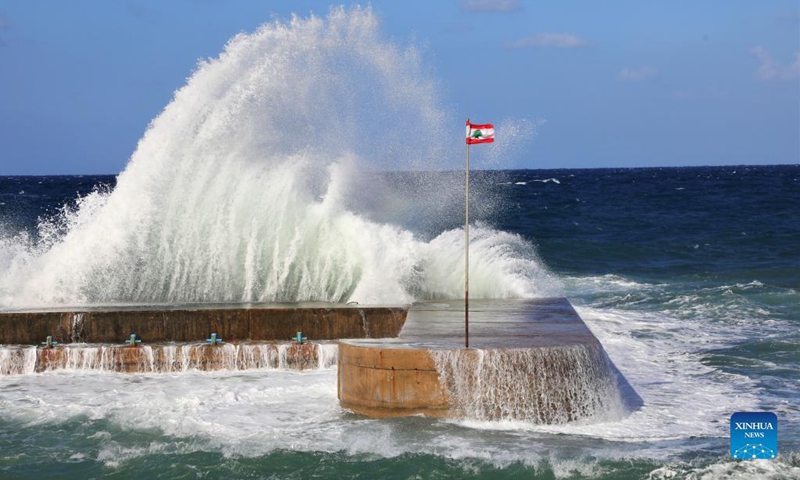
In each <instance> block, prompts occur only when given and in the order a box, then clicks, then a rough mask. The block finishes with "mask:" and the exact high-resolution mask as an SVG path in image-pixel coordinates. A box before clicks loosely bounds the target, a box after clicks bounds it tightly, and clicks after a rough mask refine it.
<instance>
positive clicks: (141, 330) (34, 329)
mask: <svg viewBox="0 0 800 480" xmlns="http://www.w3.org/2000/svg"><path fill="white" fill-rule="evenodd" d="M406 312H407V307H405V306H351V305H342V304H327V303H309V304H270V305H252V306H242V305H189V306H164V307H152V306H149V307H104V308H90V309H85V308H84V309H65V310H42V311H26V312H0V344H4V345H14V344H17V345H38V344H39V343H40V342H42V341H44V340H45V338H47V336H52V337H53V339H54V340H56V341H58V342H60V343H62V344H64V343H121V342H123V341H125V339H126V338H128V337H129V336H130V335H131V334H132V333H135V334H137V335H138V336H139V338H141V339H142V340H143V341H144V342H145V343H150V342H197V341H202V340H203V339H205V338H207V337H208V335H209V334H211V332H216V333H218V334H219V335H220V337H222V338H224V339H226V340H228V341H243V340H248V341H286V340H289V339H290V338H291V337H292V336H293V335H295V333H296V332H298V331H302V332H303V334H304V335H306V336H307V337H308V338H309V339H311V340H335V339H339V338H383V337H396V336H397V335H398V333H399V332H400V329H401V328H402V326H403V323H404V322H405V318H406Z"/></svg>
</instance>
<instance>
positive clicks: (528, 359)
mask: <svg viewBox="0 0 800 480" xmlns="http://www.w3.org/2000/svg"><path fill="white" fill-rule="evenodd" d="M431 355H432V357H433V359H434V363H435V364H436V370H437V372H438V373H439V379H440V381H441V382H442V385H443V386H444V387H445V391H446V392H447V395H448V400H449V402H450V408H451V414H452V415H453V416H454V417H457V418H465V419H471V420H491V421H495V420H521V421H524V422H530V423H534V424H564V423H567V422H572V421H581V420H583V421H602V420H618V419H620V418H622V417H623V416H624V415H625V407H624V404H623V400H622V396H621V394H620V390H619V388H618V386H617V379H616V376H615V374H614V372H613V370H612V368H611V364H610V361H609V360H608V357H607V356H606V354H605V352H604V351H603V348H602V347H601V346H600V345H599V344H592V345H574V346H557V347H540V348H527V349H511V348H509V349H486V350H484V349H469V350H432V351H431Z"/></svg>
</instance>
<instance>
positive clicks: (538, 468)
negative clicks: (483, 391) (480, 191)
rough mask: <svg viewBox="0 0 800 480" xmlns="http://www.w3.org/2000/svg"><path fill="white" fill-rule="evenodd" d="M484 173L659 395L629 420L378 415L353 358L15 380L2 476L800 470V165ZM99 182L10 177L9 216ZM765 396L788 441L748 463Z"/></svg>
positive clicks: (513, 220) (504, 215) (9, 387)
mask: <svg viewBox="0 0 800 480" xmlns="http://www.w3.org/2000/svg"><path fill="white" fill-rule="evenodd" d="M414 175H417V174H413V173H409V174H405V175H404V174H399V173H391V174H385V176H386V177H388V178H389V179H392V181H394V182H395V183H396V184H398V185H401V187H398V189H399V190H403V191H405V188H406V187H405V186H403V185H405V184H407V183H408V182H403V181H398V180H397V179H398V178H402V177H412V176H414ZM430 175H433V176H437V175H441V176H448V175H451V174H449V173H439V174H430ZM475 176H476V177H477V178H478V180H477V181H478V182H483V183H494V184H495V185H496V186H497V188H498V189H499V190H500V191H501V193H502V195H499V194H498V198H500V197H502V199H503V206H502V208H500V209H499V213H498V212H493V213H492V214H491V216H492V217H493V218H494V219H495V220H494V222H496V223H494V224H493V225H492V227H489V226H488V225H484V227H483V228H485V229H487V230H488V229H490V228H496V229H497V231H504V232H507V233H509V234H515V235H519V236H520V237H521V238H522V239H524V240H525V241H526V242H528V243H529V244H530V245H531V246H532V248H535V251H536V252H538V257H539V261H540V262H541V263H542V266H541V268H542V269H544V270H546V271H547V272H548V274H549V275H550V276H551V277H552V278H551V279H550V282H552V283H556V284H558V285H559V286H558V288H560V289H562V291H563V294H564V295H566V296H567V297H568V298H569V299H570V300H571V301H572V302H573V304H574V305H575V306H576V308H577V310H578V312H579V313H580V314H581V316H582V317H583V318H584V320H585V321H586V323H587V324H588V325H589V327H590V328H591V329H592V331H593V332H594V333H595V334H596V335H597V336H598V338H600V340H601V342H602V343H603V345H604V347H605V348H606V350H607V351H608V354H609V356H610V357H611V359H612V360H613V361H614V362H615V364H616V365H617V366H618V368H619V369H620V371H621V372H622V374H623V375H624V376H625V378H626V379H627V380H628V381H629V383H630V384H631V386H632V387H633V388H634V390H635V391H636V393H637V394H638V395H639V396H640V397H641V398H642V401H643V405H641V407H640V408H638V409H634V410H633V411H631V412H630V413H629V415H628V416H627V417H626V418H625V419H624V420H622V421H615V422H608V423H595V424H580V423H579V424H566V425H558V426H543V425H532V424H525V423H524V422H517V423H515V422H509V421H506V422H478V421H471V420H469V419H467V420H458V421H446V420H432V419H427V418H424V417H412V418H406V419H393V420H369V419H365V418H362V417H359V416H356V415H354V414H351V413H349V412H347V411H345V410H343V409H341V408H340V407H339V406H338V402H337V399H336V372H335V369H322V370H319V371H313V372H289V371H263V372H216V373H199V372H198V373H186V374H163V375H122V374H97V373H87V372H80V371H76V372H58V373H47V374H37V375H29V376H11V377H0V406H2V409H0V452H2V453H0V471H2V472H3V477H4V478H25V477H30V476H37V477H38V476H48V475H52V476H55V475H56V474H59V475H64V476H65V477H67V478H70V477H74V478H87V477H99V476H112V477H113V476H121V477H125V476H138V475H141V476H152V477H162V478H174V477H178V478H184V477H185V478H190V477H191V478H194V477H203V478H207V477H211V478H225V477H230V476H236V477H256V478H257V477H270V476H275V477H276V478H284V477H288V478H306V477H309V476H318V477H319V478H339V477H343V476H356V477H362V478H374V477H389V478H415V477H417V476H420V477H424V478H428V477H440V478H447V477H478V478H480V477H485V478H496V477H499V478H516V477H520V478H531V477H533V478H800V386H799V384H798V380H799V379H800V375H799V374H798V372H800V328H799V327H800V276H798V274H797V272H799V271H800V270H799V269H800V252H798V249H799V248H800V247H798V245H800V222H798V219H797V217H796V215H795V212H797V211H800V210H799V209H800V166H767V167H746V166H735V167H701V168H656V169H596V170H522V171H499V172H475ZM100 184H103V185H107V186H108V187H109V188H113V186H114V178H113V177H88V176H84V177H16V178H12V177H3V178H2V179H0V202H2V203H3V204H4V205H3V206H2V207H3V211H2V212H3V217H2V218H3V221H4V222H5V225H6V228H9V225H14V228H16V229H17V230H24V229H27V230H28V231H30V232H35V231H36V228H35V226H36V224H37V218H39V217H44V216H47V215H52V214H53V212H55V211H57V210H58V209H59V208H61V206H62V205H65V204H70V203H71V202H74V201H75V199H76V198H77V196H78V195H79V192H80V193H81V194H85V193H87V192H91V191H92V190H93V188H94V186H96V185H100ZM20 192H24V193H20ZM474 201H480V200H479V199H474ZM490 220H491V219H490V218H484V219H481V220H479V222H489V221H490ZM430 235H433V234H432V233H431V234H430ZM755 410H768V411H773V412H776V413H777V414H778V417H779V422H780V424H779V425H780V427H779V428H780V430H779V432H780V436H779V448H780V456H779V458H778V459H777V460H774V461H767V460H763V461H753V462H739V461H733V460H731V459H730V458H729V455H728V438H727V435H728V418H729V416H730V414H732V413H733V412H735V411H755Z"/></svg>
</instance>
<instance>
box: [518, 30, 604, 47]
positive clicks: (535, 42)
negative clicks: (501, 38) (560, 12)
mask: <svg viewBox="0 0 800 480" xmlns="http://www.w3.org/2000/svg"><path fill="white" fill-rule="evenodd" d="M503 46H504V47H505V48H507V49H515V48H545V47H551V48H584V47H591V46H592V43H591V42H589V41H588V40H585V39H583V38H580V37H577V36H575V35H572V34H570V33H540V34H538V35H532V36H530V37H525V38H520V39H519V40H514V41H511V42H506V43H505V44H504V45H503Z"/></svg>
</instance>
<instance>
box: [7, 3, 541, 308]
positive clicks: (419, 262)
mask: <svg viewBox="0 0 800 480" xmlns="http://www.w3.org/2000/svg"><path fill="white" fill-rule="evenodd" d="M423 70H424V67H423V66H422V63H421V62H420V59H419V55H418V53H417V52H416V51H415V50H414V49H413V48H410V49H408V50H405V51H403V50H400V49H398V48H397V47H396V46H395V45H393V44H391V43H388V42H386V41H385V40H383V39H382V38H381V35H380V31H379V28H378V22H377V17H376V16H375V15H374V14H373V13H372V12H371V10H370V9H359V8H355V9H352V10H345V9H334V10H332V12H331V14H330V15H329V16H328V18H326V19H322V18H318V17H311V18H308V19H300V18H293V19H292V20H291V21H290V22H288V23H285V24H284V23H280V22H277V23H272V24H267V25H264V26H262V27H261V28H259V29H258V30H257V31H256V32H254V33H252V34H240V35H237V36H236V37H234V38H233V39H231V41H230V42H229V43H228V44H227V46H226V47H225V51H224V52H223V53H222V54H221V55H220V56H219V57H218V58H215V59H211V60H208V61H203V62H200V64H199V65H198V68H197V70H196V72H195V73H194V74H193V75H192V77H191V78H190V79H189V80H188V83H187V85H186V86H185V87H183V88H181V89H180V90H178V91H177V92H176V93H175V97H174V99H173V101H172V102H171V103H170V104H169V105H167V107H166V108H165V109H164V111H163V112H162V113H161V114H160V115H159V116H158V117H157V118H155V119H154V120H153V122H152V123H151V124H150V126H149V128H148V129H147V131H146V133H145V135H144V137H143V138H142V139H141V140H140V142H139V144H138V146H137V149H136V151H135V152H134V154H133V156H132V157H131V159H130V162H129V163H128V165H127V167H126V168H125V171H123V172H122V173H121V174H120V175H119V176H118V178H117V184H116V187H115V189H114V191H113V192H107V191H104V190H102V189H100V190H98V191H96V192H93V193H91V194H89V195H87V196H86V197H83V198H81V199H79V201H78V202H77V205H75V206H74V207H65V208H64V209H63V211H62V212H61V214H60V216H59V217H58V218H56V219H53V220H50V221H43V222H42V223H41V225H40V226H39V237H40V240H39V241H38V242H32V241H31V240H30V239H27V238H24V236H20V237H18V238H12V239H8V238H6V239H5V240H2V241H0V266H2V267H6V268H3V269H2V270H1V271H0V272H2V273H0V308H1V307H15V308H24V307H42V306H56V305H64V304H69V305H85V304H129V303H136V304H142V303H145V304H153V303H184V302H275V301H289V302H292V301H315V300H319V301H335V302H345V301H348V300H355V301H358V302H360V303H400V302H410V301H412V300H414V299H417V298H431V297H434V296H445V297H457V296H460V295H463V293H462V290H463V288H462V285H463V271H462V269H458V268H454V267H455V265H457V264H458V262H461V261H463V259H462V258H461V255H462V253H461V252H462V251H463V232H459V231H458V230H455V231H448V232H444V233H442V234H441V235H440V236H439V237H437V238H435V239H433V240H432V241H429V242H428V241H423V240H421V239H419V238H417V237H415V235H414V234H413V233H412V232H410V231H406V230H402V229H400V228H398V227H396V226H392V225H389V224H380V223H376V222H374V221H370V220H369V219H368V218H367V217H366V216H365V214H364V213H363V212H361V210H359V208H358V207H357V205H356V204H358V202H357V201H356V200H355V199H356V198H357V197H358V195H357V194H358V193H359V192H361V191H362V190H364V186H365V185H367V184H368V181H369V180H368V179H369V177H368V176H367V175H363V176H362V173H363V172H369V171H371V170H374V169H379V168H384V167H386V166H391V167H392V168H393V169H403V168H412V167H415V166H419V165H424V166H425V168H427V169H435V168H438V167H440V166H441V160H440V159H443V158H449V157H450V156H449V155H444V154H442V152H443V147H442V145H443V144H450V143H451V142H448V141H447V136H446V135H442V134H441V133H442V132H443V131H446V130H445V129H444V128H443V127H442V124H443V119H444V116H443V114H442V113H441V111H440V110H439V109H438V108H437V105H438V104H439V102H438V100H437V97H436V91H435V89H434V87H433V85H434V82H433V81H432V80H430V78H429V77H428V76H427V75H426V74H425V73H424V71H423ZM376 107H379V108H376ZM408 125H414V128H415V129H418V130H419V131H424V132H425V135H422V136H419V135H417V136H415V137H414V138H415V139H414V142H413V144H414V145H413V147H411V146H409V142H408V137H407V133H406V128H407V126H408ZM456 183H457V185H458V188H459V189H460V188H462V187H461V183H460V182H456ZM456 183H454V184H453V185H449V184H447V185H442V186H441V188H439V189H437V190H441V191H443V192H449V191H450V190H449V189H450V188H452V187H453V186H454V185H456ZM377 193H378V194H377V195H375V196H373V197H371V198H369V199H368V200H364V201H363V202H362V203H371V204H375V203H379V202H381V198H382V197H381V196H380V194H379V192H377ZM446 197H447V195H444V194H443V198H446ZM448 198H449V197H448ZM424 200H425V202H429V201H433V200H432V199H424ZM405 201H406V202H414V201H418V202H419V201H420V200H417V199H413V198H411V199H405ZM364 210H365V211H366V210H368V209H367V208H366V207H364ZM359 212H361V213H359ZM473 235H474V237H473V238H474V241H475V245H474V247H475V248H474V249H473V250H472V254H471V259H472V265H473V267H472V271H471V273H470V275H471V287H472V292H474V295H476V296H480V297H520V296H530V295H532V294H537V293H538V294H547V291H548V286H547V284H549V283H553V281H552V280H548V279H547V277H548V275H546V274H545V273H544V268H543V267H542V265H541V263H540V262H539V261H538V260H537V259H536V258H535V255H534V253H533V246H532V245H531V244H529V243H528V242H525V241H524V240H523V239H522V238H521V237H519V236H516V235H512V234H508V233H504V232H497V231H494V230H492V229H490V228H488V227H480V226H476V227H475V228H474V233H473ZM531 273H535V274H536V275H535V276H533V277H531V276H529V274H531ZM540 280H541V281H543V283H544V285H540V284H539V282H540Z"/></svg>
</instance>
